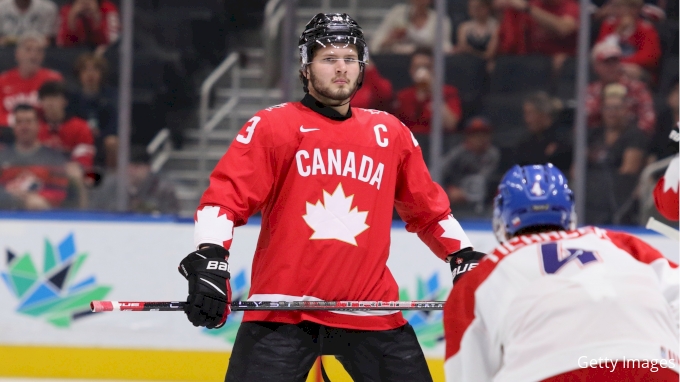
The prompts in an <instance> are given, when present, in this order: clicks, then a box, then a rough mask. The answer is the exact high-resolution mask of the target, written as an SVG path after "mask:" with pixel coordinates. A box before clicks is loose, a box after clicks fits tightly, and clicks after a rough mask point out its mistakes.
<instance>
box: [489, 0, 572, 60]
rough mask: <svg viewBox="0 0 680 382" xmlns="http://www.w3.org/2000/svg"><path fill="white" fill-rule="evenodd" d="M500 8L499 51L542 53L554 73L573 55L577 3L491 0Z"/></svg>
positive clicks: (504, 52)
mask: <svg viewBox="0 0 680 382" xmlns="http://www.w3.org/2000/svg"><path fill="white" fill-rule="evenodd" d="M495 5H496V6H497V7H498V8H501V9H503V10H504V12H503V18H502V20H501V24H500V27H499V41H498V53H499V54H519V55H524V54H542V55H546V56H551V57H552V58H553V69H554V70H555V72H558V71H559V69H561V68H562V65H563V64H564V61H565V60H566V59H567V57H568V56H573V55H575V54H576V43H577V32H578V26H579V21H578V20H579V5H578V2H577V1H575V0H495Z"/></svg>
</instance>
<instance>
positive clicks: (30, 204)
mask: <svg viewBox="0 0 680 382" xmlns="http://www.w3.org/2000/svg"><path fill="white" fill-rule="evenodd" d="M14 115H15V117H16V123H15V124H14V134H15V136H16V141H15V143H14V145H12V146H11V147H8V148H5V149H3V150H0V164H1V165H0V209H26V210H48V209H51V208H55V207H59V205H60V204H61V203H62V202H63V201H64V199H65V198H66V195H67V188H68V179H67V177H66V174H65V169H64V166H65V164H66V160H65V159H64V158H63V156H62V155H61V153H59V152H58V151H56V150H53V149H50V148H47V147H44V146H43V145H41V144H40V141H39V140H38V131H39V129H40V125H39V122H38V112H37V110H36V109H35V108H34V107H33V106H31V105H25V104H19V105H17V106H16V108H15V110H14Z"/></svg>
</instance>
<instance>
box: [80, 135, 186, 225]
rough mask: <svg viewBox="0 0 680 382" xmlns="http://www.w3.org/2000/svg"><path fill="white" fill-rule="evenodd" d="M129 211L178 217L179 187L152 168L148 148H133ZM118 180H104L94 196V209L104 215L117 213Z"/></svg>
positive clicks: (129, 174)
mask: <svg viewBox="0 0 680 382" xmlns="http://www.w3.org/2000/svg"><path fill="white" fill-rule="evenodd" d="M127 174H128V187H127V190H128V211H130V212H137V213H144V214H176V213H177V212H179V201H178V199H177V194H176V191H175V186H174V185H172V184H171V183H169V182H167V181H165V180H164V179H163V178H161V176H160V175H159V174H156V173H155V172H153V170H152V168H151V158H150V156H149V153H148V152H147V151H146V147H144V146H133V147H131V148H130V163H129V164H128V171H127ZM117 185H118V180H117V179H116V177H115V176H113V175H111V176H107V177H105V178H104V181H103V182H102V184H101V186H100V187H99V189H96V190H95V191H94V192H93V194H94V195H93V196H92V205H91V208H92V209H94V210H101V211H116V210H117V205H116V190H117V187H118V186H117Z"/></svg>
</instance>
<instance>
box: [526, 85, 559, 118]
mask: <svg viewBox="0 0 680 382" xmlns="http://www.w3.org/2000/svg"><path fill="white" fill-rule="evenodd" d="M524 103H529V104H532V105H534V107H535V108H536V110H537V111H538V112H539V113H541V114H547V115H549V116H550V117H553V118H554V117H555V115H556V114H557V113H558V112H559V111H560V109H561V105H560V103H559V100H557V99H555V98H552V97H550V95H549V94H548V93H546V92H544V91H538V92H536V93H532V94H530V95H529V96H528V97H526V98H525V99H524Z"/></svg>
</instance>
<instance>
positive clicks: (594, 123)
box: [586, 40, 656, 136]
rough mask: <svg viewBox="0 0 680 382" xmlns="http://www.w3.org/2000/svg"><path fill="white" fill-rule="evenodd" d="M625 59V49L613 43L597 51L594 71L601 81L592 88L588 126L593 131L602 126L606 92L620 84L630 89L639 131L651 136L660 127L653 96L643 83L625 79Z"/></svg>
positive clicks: (628, 102)
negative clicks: (611, 85) (610, 87)
mask: <svg viewBox="0 0 680 382" xmlns="http://www.w3.org/2000/svg"><path fill="white" fill-rule="evenodd" d="M621 55H622V52H621V48H620V47H619V46H618V45H617V44H614V43H612V41H611V40H605V41H603V42H601V43H598V44H596V45H595V46H594V47H593V51H592V61H593V69H594V70H595V74H597V77H598V80H597V81H595V82H593V83H591V84H590V85H588V93H587V96H586V110H587V112H588V126H589V127H591V128H596V127H600V126H602V113H601V108H602V94H603V89H604V88H605V87H606V86H607V85H609V84H614V83H619V84H621V85H623V86H624V87H625V88H626V92H627V93H626V105H627V107H628V110H629V111H630V112H631V113H632V115H633V116H634V117H635V118H636V119H637V122H636V125H637V127H638V128H639V129H640V130H642V131H644V132H645V133H647V135H648V136H651V135H652V134H653V133H654V125H655V123H656V112H655V111H654V103H653V101H652V95H651V93H650V92H649V90H648V89H647V85H645V84H644V83H643V82H641V81H639V80H635V79H630V78H629V77H628V76H626V75H624V72H623V68H622V65H621Z"/></svg>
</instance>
